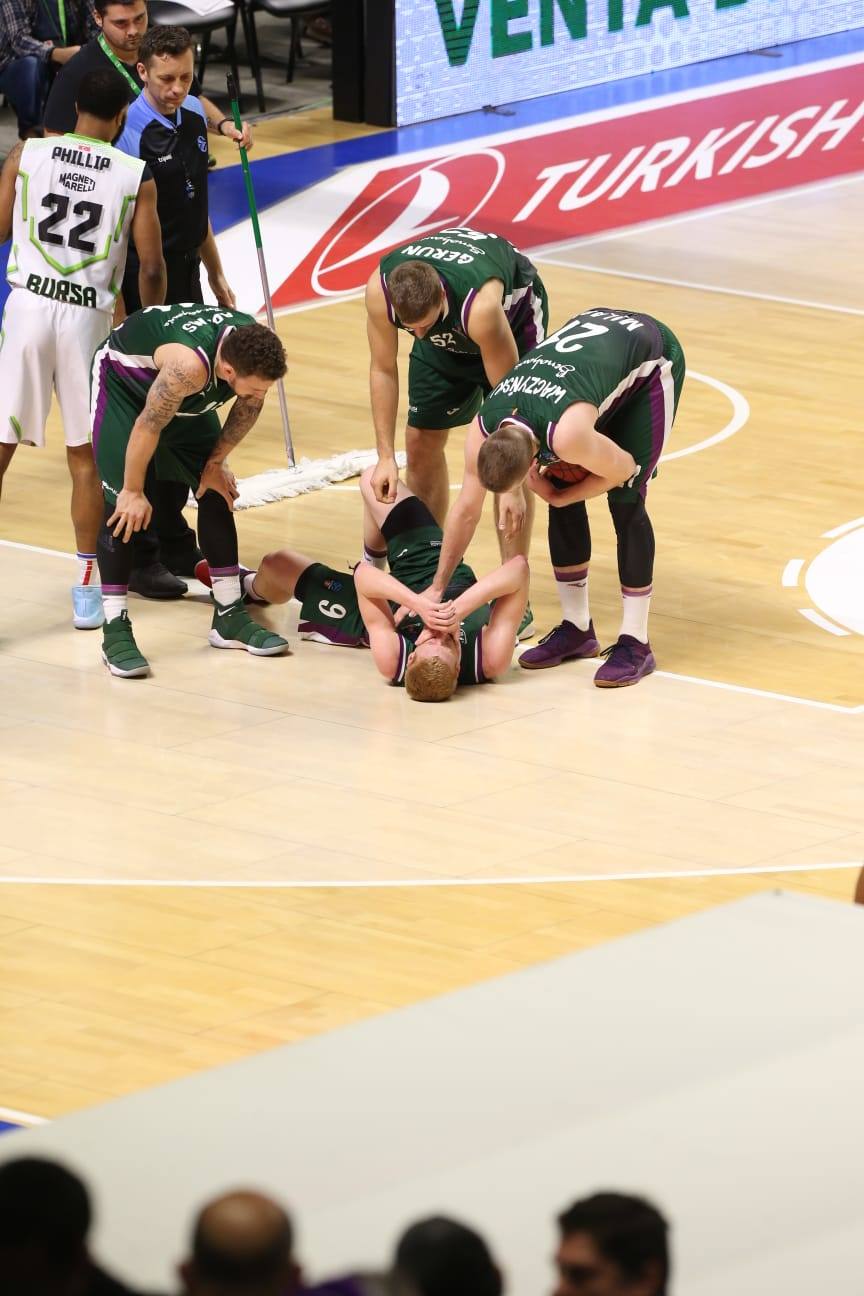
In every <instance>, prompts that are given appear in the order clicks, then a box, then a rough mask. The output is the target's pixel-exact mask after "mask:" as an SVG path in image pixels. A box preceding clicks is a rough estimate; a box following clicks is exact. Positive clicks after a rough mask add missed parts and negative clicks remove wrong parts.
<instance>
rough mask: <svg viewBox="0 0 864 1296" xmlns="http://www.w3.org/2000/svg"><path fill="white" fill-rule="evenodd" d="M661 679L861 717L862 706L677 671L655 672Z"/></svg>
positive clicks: (863, 707) (863, 705)
mask: <svg viewBox="0 0 864 1296" xmlns="http://www.w3.org/2000/svg"><path fill="white" fill-rule="evenodd" d="M654 673H655V675H659V676H660V677H661V679H671V680H681V681H682V682H683V683H685V684H700V685H701V686H702V687H703V688H713V689H721V690H723V691H725V692H727V693H744V694H747V695H748V696H749V697H758V698H768V699H770V700H771V701H775V702H791V703H792V704H793V705H795V706H805V707H812V708H813V709H814V710H816V711H836V712H838V713H839V714H840V715H860V714H861V712H862V711H864V704H862V705H861V706H844V705H843V703H842V702H820V701H818V700H817V699H816V698H803V697H795V695H794V694H792V693H772V692H771V690H770V689H760V688H749V687H748V686H747V685H746V684H725V683H723V682H722V681H721V680H709V679H702V678H701V677H700V676H697V675H678V674H676V672H675V671H664V670H658V671H655V672H654Z"/></svg>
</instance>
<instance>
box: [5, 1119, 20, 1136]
mask: <svg viewBox="0 0 864 1296" xmlns="http://www.w3.org/2000/svg"><path fill="white" fill-rule="evenodd" d="M20 1128H21V1126H20V1125H13V1124H12V1123H11V1121H0V1134H8V1133H9V1131H10V1130H16V1129H20Z"/></svg>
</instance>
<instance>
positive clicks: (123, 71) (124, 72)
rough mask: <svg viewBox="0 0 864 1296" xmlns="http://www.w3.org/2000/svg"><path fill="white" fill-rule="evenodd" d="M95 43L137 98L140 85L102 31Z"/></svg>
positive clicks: (61, 1) (60, 0) (61, 2)
mask: <svg viewBox="0 0 864 1296" xmlns="http://www.w3.org/2000/svg"><path fill="white" fill-rule="evenodd" d="M59 2H60V4H61V5H62V4H63V0H59ZM97 44H98V46H99V48H100V49H101V51H102V53H103V54H104V55H105V57H106V58H107V59H110V61H111V62H112V63H113V64H114V66H115V68H116V69H117V71H118V72H119V73H120V75H121V76H122V77H125V78H126V80H127V81H128V82H129V85H130V86H131V88H132V89H133V90H134V92H135V97H136V98H137V97H138V95H139V94H140V93H141V87H140V86H139V84H138V82H137V81H136V80H135V78H134V77H133V76H132V73H131V72H130V71H129V69H128V68H127V66H126V64H125V63H121V62H120V59H118V57H117V55H116V54H115V53H114V51H113V50H112V48H111V46H110V45H109V44H108V42H107V40H106V39H105V33H104V32H100V34H99V40H98V41H97Z"/></svg>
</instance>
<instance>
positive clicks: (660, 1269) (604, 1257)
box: [555, 1192, 669, 1296]
mask: <svg viewBox="0 0 864 1296" xmlns="http://www.w3.org/2000/svg"><path fill="white" fill-rule="evenodd" d="M558 1226H559V1228H560V1230H561V1241H560V1243H559V1246H558V1253H557V1255H556V1257H555V1263H556V1266H557V1269H558V1283H557V1286H556V1288H555V1296H665V1293H666V1284H667V1282H668V1281H669V1240H668V1233H669V1225H668V1224H667V1222H666V1220H665V1219H664V1218H663V1216H662V1215H661V1214H660V1212H659V1211H658V1210H657V1209H656V1208H655V1207H654V1206H652V1205H651V1203H650V1202H647V1201H645V1200H644V1199H643V1198H641V1197H629V1196H626V1195H625V1194H623V1193H614V1192H601V1193H595V1194H594V1196H593V1197H586V1198H584V1199H583V1200H582V1201H577V1202H574V1203H573V1205H572V1206H570V1207H569V1208H568V1209H567V1210H566V1211H564V1212H563V1214H562V1215H559V1217H558Z"/></svg>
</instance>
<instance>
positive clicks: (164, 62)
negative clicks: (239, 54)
mask: <svg viewBox="0 0 864 1296" xmlns="http://www.w3.org/2000/svg"><path fill="white" fill-rule="evenodd" d="M194 71H195V70H194V54H193V49H192V37H191V36H190V35H189V32H188V31H187V30H186V28H185V27H151V28H150V30H149V31H148V32H147V34H146V35H145V36H144V38H143V40H142V41H141V44H140V46H139V47H138V72H139V74H140V76H141V79H142V81H143V82H144V89H145V90H146V92H147V94H148V96H149V98H150V100H151V101H152V103H153V105H154V107H155V108H156V109H157V111H158V112H161V113H162V114H163V115H165V116H167V115H169V114H171V113H175V112H176V111H177V109H178V108H179V107H180V105H181V104H182V102H183V100H184V99H185V98H186V96H187V95H188V93H189V87H190V86H191V85H192V78H193V76H194Z"/></svg>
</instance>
